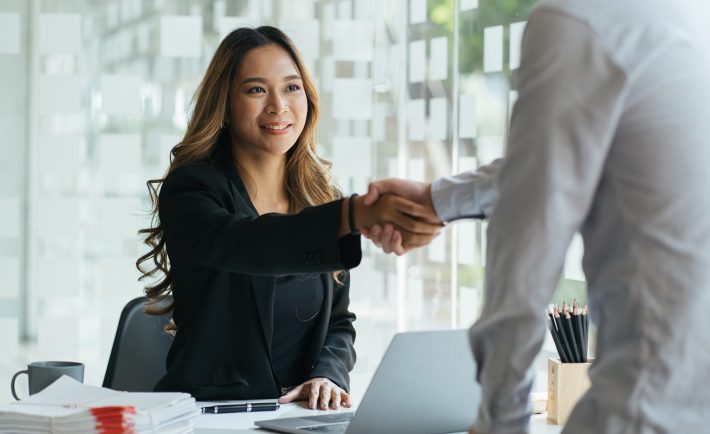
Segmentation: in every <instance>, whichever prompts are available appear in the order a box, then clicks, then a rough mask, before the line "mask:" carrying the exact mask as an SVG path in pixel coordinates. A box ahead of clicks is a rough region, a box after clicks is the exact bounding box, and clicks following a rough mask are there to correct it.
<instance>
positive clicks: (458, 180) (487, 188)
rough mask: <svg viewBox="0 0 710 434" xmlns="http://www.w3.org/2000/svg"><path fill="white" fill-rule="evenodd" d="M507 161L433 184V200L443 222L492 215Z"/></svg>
mask: <svg viewBox="0 0 710 434" xmlns="http://www.w3.org/2000/svg"><path fill="white" fill-rule="evenodd" d="M502 164H503V159H501V158H499V159H497V160H495V161H493V162H492V163H490V164H488V165H486V166H481V167H479V168H478V169H476V170H472V171H469V172H464V173H460V174H458V175H455V176H451V177H443V178H439V179H437V180H435V181H434V182H433V183H432V184H431V198H432V202H433V206H434V210H435V211H436V214H437V215H438V216H439V218H440V219H441V220H442V221H445V222H450V221H453V220H457V219H461V218H485V217H488V216H490V215H491V213H492V212H493V207H494V206H495V201H496V198H497V196H498V186H497V179H498V173H499V172H500V167H501V165H502Z"/></svg>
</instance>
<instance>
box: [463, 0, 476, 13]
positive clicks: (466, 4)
mask: <svg viewBox="0 0 710 434" xmlns="http://www.w3.org/2000/svg"><path fill="white" fill-rule="evenodd" d="M477 8H478V0H461V11H462V12H463V11H470V10H472V9H477Z"/></svg>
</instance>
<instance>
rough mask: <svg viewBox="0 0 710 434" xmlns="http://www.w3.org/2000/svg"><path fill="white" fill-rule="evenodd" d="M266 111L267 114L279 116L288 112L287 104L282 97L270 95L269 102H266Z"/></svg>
mask: <svg viewBox="0 0 710 434" xmlns="http://www.w3.org/2000/svg"><path fill="white" fill-rule="evenodd" d="M266 111H267V112H268V113H269V114H277V115H280V114H281V113H286V112H288V103H287V101H286V98H284V97H283V96H282V95H279V94H277V93H272V94H271V95H270V96H269V102H268V105H267V106H266Z"/></svg>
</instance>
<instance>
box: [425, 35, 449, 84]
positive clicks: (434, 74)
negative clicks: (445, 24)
mask: <svg viewBox="0 0 710 434" xmlns="http://www.w3.org/2000/svg"><path fill="white" fill-rule="evenodd" d="M448 72H449V63H448V38H447V37H446V36H442V37H439V38H434V39H432V40H431V42H430V45H429V80H446V78H447V77H448Z"/></svg>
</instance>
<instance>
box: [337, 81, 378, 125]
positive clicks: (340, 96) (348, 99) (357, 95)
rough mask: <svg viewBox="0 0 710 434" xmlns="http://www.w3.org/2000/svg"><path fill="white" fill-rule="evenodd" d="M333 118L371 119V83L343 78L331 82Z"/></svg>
mask: <svg viewBox="0 0 710 434" xmlns="http://www.w3.org/2000/svg"><path fill="white" fill-rule="evenodd" d="M333 117H334V118H335V119H370V118H371V117H372V81H370V80H358V79H345V78H338V79H335V80H333Z"/></svg>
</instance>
